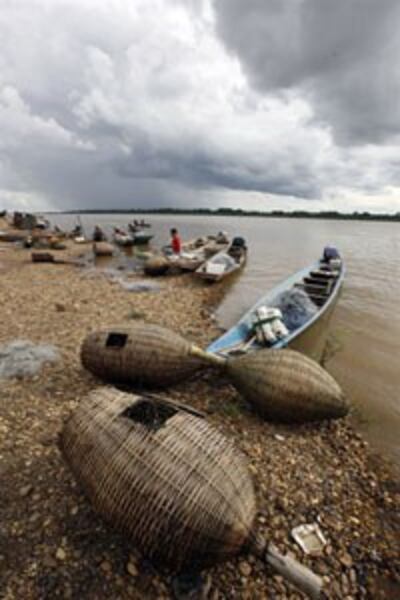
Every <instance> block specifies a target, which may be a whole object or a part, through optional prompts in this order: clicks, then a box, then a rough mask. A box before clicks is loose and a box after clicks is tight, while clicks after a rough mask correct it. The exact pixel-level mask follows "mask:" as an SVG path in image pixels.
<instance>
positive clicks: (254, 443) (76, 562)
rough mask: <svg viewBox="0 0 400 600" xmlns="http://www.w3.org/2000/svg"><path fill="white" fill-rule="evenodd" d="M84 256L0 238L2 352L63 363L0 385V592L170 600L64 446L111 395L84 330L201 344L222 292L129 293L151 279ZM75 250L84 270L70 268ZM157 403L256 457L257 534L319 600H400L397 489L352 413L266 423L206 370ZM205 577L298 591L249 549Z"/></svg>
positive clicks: (252, 588) (213, 330)
mask: <svg viewBox="0 0 400 600" xmlns="http://www.w3.org/2000/svg"><path fill="white" fill-rule="evenodd" d="M0 221H1V220H0ZM5 228H6V223H5V221H4V222H0V229H5ZM90 248H91V247H90V246H87V247H85V248H82V247H79V246H78V245H76V244H74V243H73V242H72V241H66V249H65V250H58V251H57V259H58V258H59V259H60V264H51V263H41V264H38V263H34V262H32V260H31V251H30V250H27V249H24V248H22V247H20V246H19V245H14V244H10V243H9V244H5V243H1V244H0V302H1V306H2V318H1V321H0V345H5V344H9V343H10V342H13V341H15V340H29V341H30V342H33V343H34V344H45V345H50V346H54V347H55V348H56V350H57V351H58V354H59V356H58V360H56V361H55V362H53V363H51V364H50V363H49V364H46V365H45V366H44V367H43V368H42V369H41V370H40V371H39V372H38V373H37V374H34V375H32V376H30V377H25V378H21V377H13V378H3V379H1V383H0V385H1V388H0V471H1V487H2V490H1V493H0V596H1V597H4V598H7V599H14V598H25V599H31V598H32V599H33V598H35V599H36V598H54V597H63V598H101V599H108V598H109V599H115V598H157V599H160V600H161V599H162V598H163V599H168V598H172V592H171V580H172V574H171V573H169V572H168V571H158V570H156V569H155V568H154V566H152V565H151V564H150V563H149V562H148V561H146V559H145V558H144V557H142V556H141V555H140V554H139V553H138V552H137V551H136V549H135V548H134V547H132V544H131V543H130V542H129V540H127V539H125V538H123V537H122V536H121V535H120V534H119V533H118V532H115V531H114V530H113V529H111V527H109V526H108V525H107V524H106V523H105V522H104V521H103V520H102V519H101V518H100V517H99V516H97V515H96V514H95V513H94V511H93V509H92V508H91V505H90V504H89V501H88V500H87V499H86V497H85V496H84V495H83V493H82V490H81V489H80V488H79V486H78V485H77V484H76V483H75V480H74V478H73V476H72V474H71V472H70V471H69V469H68V467H67V466H66V465H65V463H64V461H63V459H62V457H61V454H60V452H59V450H58V447H57V438H58V435H59V432H60V430H61V428H62V424H63V422H64V420H65V419H66V418H67V417H68V415H69V414H70V412H71V410H73V409H74V408H75V407H76V406H77V405H78V403H79V401H80V399H82V398H83V397H85V396H86V395H87V394H88V393H89V392H90V391H91V390H93V389H95V388H97V387H100V386H101V385H102V383H101V382H100V381H99V380H98V379H96V378H95V377H94V376H92V375H91V374H90V373H88V372H87V371H85V370H84V369H83V367H82V366H81V363H80V357H79V350H80V346H81V343H82V340H83V339H84V337H85V336H86V335H87V334H88V333H89V332H91V331H93V330H95V329H99V328H107V327H109V326H110V327H111V326H112V325H115V324H124V325H129V324H130V323H132V322H137V321H144V322H147V323H155V324H158V325H162V326H165V327H168V328H170V329H172V330H174V331H176V332H177V333H180V334H181V335H183V336H185V337H186V338H188V339H189V340H191V341H193V342H196V343H197V344H199V345H200V346H202V347H206V346H207V345H208V344H209V343H210V342H211V341H212V340H213V339H214V338H215V337H216V336H217V335H218V334H219V333H220V332H219V330H218V327H217V324H216V322H215V319H214V318H213V312H214V310H215V308H216V306H217V305H218V303H219V302H220V301H221V295H222V293H223V292H222V290H221V288H219V287H218V286H210V285H204V282H203V281H199V280H197V279H194V278H192V277H191V276H190V274H186V275H179V276H174V275H171V276H168V277H159V278H155V279H152V280H151V282H152V283H151V285H150V286H149V287H148V288H147V289H146V287H145V286H144V288H142V291H141V292H140V293H138V292H133V291H130V289H132V288H130V286H129V285H128V283H141V284H143V282H144V281H146V282H148V281H150V280H148V279H147V278H146V279H144V278H143V275H142V274H141V273H139V272H137V273H136V272H133V271H129V272H128V271H127V270H121V271H120V272H119V274H118V272H115V271H111V270H107V269H104V270H101V269H95V268H93V266H91V265H88V262H87V256H88V253H90ZM82 254H84V255H85V261H77V264H73V263H74V261H76V259H77V258H78V256H79V255H82ZM61 261H65V262H64V263H62V262H61ZM71 263H72V264H71ZM82 265H84V266H82ZM122 280H123V281H124V282H125V285H122V284H121V281H122ZM328 370H329V364H328ZM161 394H162V395H164V396H165V397H169V398H172V399H174V400H177V401H179V402H182V403H185V404H188V405H192V406H193V407H194V408H196V409H198V410H201V411H203V412H205V413H206V415H207V419H208V420H209V421H210V423H212V424H213V425H214V426H216V427H217V428H218V429H220V430H221V431H222V432H223V433H224V434H226V435H227V436H228V437H230V438H232V439H233V440H234V442H235V445H236V446H237V447H238V448H239V449H240V450H241V451H242V452H243V453H244V454H245V455H246V456H247V459H248V462H249V469H250V472H251V474H252V477H253V480H254V485H255V489H256V494H257V503H258V507H259V511H258V515H257V524H256V525H257V531H258V532H259V533H260V535H261V536H263V537H264V538H265V539H267V540H269V541H271V542H273V543H274V544H275V545H276V546H277V547H278V549H279V550H280V551H281V552H282V553H292V554H293V555H294V556H295V557H296V558H297V559H298V560H300V561H301V562H302V563H304V564H305V565H307V566H308V567H310V568H312V570H313V571H314V572H316V573H317V574H319V575H320V576H321V577H323V580H324V594H325V597H326V598H337V599H339V598H340V599H345V598H346V599H348V600H350V599H351V598H355V599H356V598H374V599H378V598H395V597H399V596H400V563H399V542H398V527H399V515H398V507H399V482H398V480H397V478H396V476H395V475H394V471H393V470H392V469H391V468H390V466H389V465H387V464H385V462H384V461H383V460H382V459H381V458H379V457H377V455H376V454H375V455H374V454H373V453H372V451H371V449H370V448H369V446H368V444H367V443H366V442H365V441H364V439H363V438H362V437H361V436H360V434H359V433H358V432H357V431H355V429H354V427H353V425H352V424H351V419H350V417H346V418H344V419H340V420H338V421H332V422H323V423H319V424H313V425H310V424H308V425H300V426H299V425H296V426H289V425H279V424H272V423H268V422H265V421H262V420H261V419H260V418H259V417H258V416H257V414H256V413H255V412H254V411H253V410H252V409H251V407H250V406H249V405H248V404H246V402H245V401H244V400H243V399H242V398H241V397H239V396H238V394H237V392H235V391H234V389H233V388H232V387H231V386H230V385H229V383H228V382H227V381H226V380H224V379H223V378H222V377H221V376H220V375H219V374H216V373H214V372H208V371H206V372H202V373H201V374H198V375H196V376H195V377H194V378H193V379H191V380H189V381H185V382H184V383H180V384H179V385H175V386H174V387H172V388H170V389H168V390H166V391H165V392H164V391H162V392H161ZM350 401H351V399H350ZM310 523H313V524H317V525H318V527H319V529H320V530H321V531H322V533H323V536H324V538H325V539H326V545H325V546H324V548H323V550H322V552H321V554H320V555H319V556H309V555H307V554H305V553H304V552H303V550H302V549H301V548H300V547H299V546H298V545H297V544H296V542H295V540H294V539H293V537H292V535H291V531H292V530H293V528H294V527H296V526H298V525H301V524H310ZM207 573H208V576H209V577H210V580H211V589H210V592H209V595H208V598H210V599H212V600H218V599H224V598H229V599H231V598H233V599H235V598H238V599H239V598H240V599H245V600H246V599H247V600H252V599H258V598H259V599H269V598H282V599H285V598H290V599H296V598H299V599H300V598H302V597H303V596H302V595H301V594H300V592H298V591H297V590H296V589H295V588H294V587H292V586H291V585H290V584H288V583H286V582H285V581H284V580H283V578H282V577H281V576H279V575H276V574H275V573H274V572H273V571H272V570H271V569H270V568H267V567H266V566H265V564H264V563H262V562H261V561H260V560H259V559H258V558H257V557H255V556H253V555H252V554H246V553H244V554H242V555H240V556H238V557H237V558H234V559H231V560H229V561H228V562H225V563H222V564H219V565H216V566H215V567H214V568H212V569H210V570H209V571H208V572H207Z"/></svg>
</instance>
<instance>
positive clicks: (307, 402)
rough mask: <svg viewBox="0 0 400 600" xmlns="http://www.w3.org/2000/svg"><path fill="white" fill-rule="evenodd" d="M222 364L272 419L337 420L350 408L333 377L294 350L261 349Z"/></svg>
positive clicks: (237, 385)
mask: <svg viewBox="0 0 400 600" xmlns="http://www.w3.org/2000/svg"><path fill="white" fill-rule="evenodd" d="M211 360H215V359H211ZM221 366H222V368H224V369H225V370H226V374H227V375H228V377H229V379H230V381H231V383H232V384H233V385H234V386H235V387H236V388H237V390H238V391H239V392H240V393H241V394H243V396H244V397H245V398H246V399H247V400H248V401H249V402H250V403H251V404H253V405H254V406H255V407H256V409H257V410H258V411H259V412H260V413H261V414H262V415H263V416H264V417H265V418H267V419H269V420H275V421H281V422H288V423H296V422H306V421H316V420H322V419H335V418H339V417H343V416H344V415H346V414H347V412H348V410H349V406H348V403H347V401H346V399H345V397H344V394H343V392H342V390H341V389H340V387H339V385H338V384H337V383H336V381H335V380H334V379H333V377H332V376H331V375H330V374H329V373H328V372H327V371H325V369H323V368H322V367H321V366H320V365H319V364H318V363H316V362H315V361H313V360H312V359H310V358H308V357H307V356H305V355H304V354H300V353H299V352H296V351H294V350H259V351H258V352H253V353H250V354H247V355H244V356H241V357H238V358H232V359H228V360H227V361H226V362H225V363H224V362H222V363H221Z"/></svg>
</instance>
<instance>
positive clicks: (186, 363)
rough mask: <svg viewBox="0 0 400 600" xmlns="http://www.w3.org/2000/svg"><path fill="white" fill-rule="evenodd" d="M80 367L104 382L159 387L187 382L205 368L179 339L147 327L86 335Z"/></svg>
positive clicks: (117, 329) (155, 328)
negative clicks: (184, 380)
mask: <svg viewBox="0 0 400 600" xmlns="http://www.w3.org/2000/svg"><path fill="white" fill-rule="evenodd" d="M81 360H82V364H83V366H84V367H85V368H86V369H88V370H89V371H91V372H92V373H94V374H95V375H97V376H98V377H100V378H102V379H104V380H105V381H111V382H113V381H114V382H118V383H124V382H125V383H131V384H134V385H139V386H147V387H160V386H164V385H170V384H173V383H176V382H177V381H181V380H182V379H186V378H188V377H190V376H191V375H193V374H194V373H195V372H196V371H198V370H199V369H201V368H204V361H202V360H201V359H200V358H197V357H196V356H193V355H192V344H190V342H188V341H187V340H185V339H184V338H182V337H181V336H180V335H178V334H176V333H174V332H172V331H170V330H169V329H165V328H164V327H159V326H158V325H148V324H146V323H135V324H133V325H131V326H129V327H116V328H114V329H109V330H105V331H95V332H93V333H91V334H89V335H88V336H87V337H86V339H85V340H84V341H83V344H82V347H81Z"/></svg>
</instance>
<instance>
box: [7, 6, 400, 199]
mask: <svg viewBox="0 0 400 600" xmlns="http://www.w3.org/2000/svg"><path fill="white" fill-rule="evenodd" d="M378 6H379V8H378ZM213 7H214V9H215V10H214V9H213ZM397 16H398V9H397V4H395V3H394V2H393V3H392V2H388V1H387V0H381V2H372V1H371V0H364V1H363V2H361V1H356V0H354V1H353V2H352V1H351V0H347V1H346V2H343V1H342V2H337V1H336V2H335V1H333V0H332V1H329V2H327V1H324V0H319V1H318V2H317V0H309V1H307V0H290V1H289V0H286V1H285V0H279V2H278V1H273V0H270V1H267V0H263V1H259V2H256V1H251V0H248V1H246V2H244V1H243V2H239V1H237V0H229V2H228V1H224V0H216V2H215V3H214V5H213V4H212V3H211V2H210V1H209V0H118V1H117V0H103V1H102V2H98V0H63V2H54V0H13V1H10V0H7V1H4V2H2V3H1V6H0V39H1V40H2V46H1V53H0V131H1V136H0V209H1V208H2V206H1V204H5V205H6V206H9V207H17V206H20V207H30V208H35V209H40V210H41V209H43V208H59V209H63V208H73V207H85V208H88V207H99V208H107V207H111V206H112V207H124V206H125V207H126V206H128V207H135V206H136V207H145V206H149V207H150V206H151V207H155V206H162V205H164V206H165V205H168V206H181V207H182V206H188V205H196V206H205V205H208V206H218V205H220V204H225V205H226V204H232V203H234V202H237V203H238V204H240V206H246V205H248V206H249V207H257V208H261V209H262V208H265V202H268V207H271V203H275V204H274V206H275V207H282V208H291V207H293V203H294V202H297V203H301V202H303V206H304V205H310V206H316V205H317V203H318V202H320V204H319V205H318V207H319V208H320V206H321V203H323V202H324V201H325V200H326V199H327V202H328V201H329V202H330V201H331V199H332V198H335V195H336V196H337V195H338V194H339V195H340V197H341V198H342V200H341V202H342V205H343V202H344V201H345V200H347V199H349V205H348V207H346V208H348V209H352V207H356V208H358V207H359V203H360V202H363V201H365V202H366V203H368V199H365V196H366V194H367V195H368V194H369V195H371V194H375V195H376V198H377V199H376V200H375V199H374V202H375V204H376V205H378V204H379V202H384V200H381V199H380V198H381V197H382V198H384V197H385V194H386V192H385V189H386V186H388V185H391V186H393V188H394V187H395V186H396V185H398V184H399V181H398V167H397V165H398V156H399V147H398V141H396V139H394V138H393V136H394V135H395V134H397V133H398V127H399V122H400V120H399V117H400V115H399V112H398V111H399V108H398V106H399V107H400V103H398V102H397V98H398V97H399V90H398V89H397V87H398V78H397V73H396V68H397V62H395V61H394V60H393V57H394V56H395V55H396V57H397V55H398V42H397V38H396V37H395V36H393V35H392V33H393V29H394V26H395V23H396V18H397ZM221 40H223V42H222V41H221ZM227 48H228V49H229V52H227ZM238 58H239V60H238ZM244 74H245V75H244ZM249 83H250V85H249ZM332 132H333V133H334V136H335V137H334V138H333V136H332ZM389 138H390V139H391V142H390V144H389V143H388V140H389ZM335 140H336V141H335ZM337 140H339V141H340V142H341V144H342V145H338V144H337ZM382 140H383V141H384V142H385V144H384V145H383V144H382V143H380V142H381V141H382ZM365 142H374V143H373V144H371V143H368V144H366V143H365ZM344 143H345V144H344ZM354 198H356V199H354ZM393 198H394V192H393V193H392V192H390V194H389V203H388V204H387V205H385V206H387V207H393V206H395V204H394V201H393ZM246 203H247V204H246ZM375 204H374V207H375ZM342 205H341V206H342ZM396 206H397V205H396ZM399 208H400V206H399Z"/></svg>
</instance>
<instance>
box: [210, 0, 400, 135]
mask: <svg viewBox="0 0 400 600" xmlns="http://www.w3.org/2000/svg"><path fill="white" fill-rule="evenodd" d="M215 10H216V16H217V28H218V32H219V34H220V36H221V39H222V40H223V41H224V42H225V44H226V46H227V48H229V50H230V51H232V52H234V53H235V54H236V55H237V56H238V57H239V59H240V61H241V63H242V65H243V67H244V69H245V72H246V73H247V74H248V77H249V80H250V82H251V84H252V85H254V86H255V87H256V88H257V89H259V90H261V91H262V92H264V93H269V94H271V93H277V92H291V93H297V94H302V95H303V96H304V97H307V98H309V99H310V101H311V103H312V107H313V110H314V115H315V118H316V119H317V120H320V121H321V122H323V123H325V124H327V125H328V126H329V127H331V128H332V131H333V133H334V135H335V137H336V139H337V140H338V141H339V142H341V143H346V144H363V143H369V142H371V143H377V142H382V141H385V140H387V139H389V138H391V137H393V136H396V135H398V134H399V133H400V103H399V102H398V98H399V96H400V77H399V70H398V63H399V56H400V36H399V33H398V32H399V30H400V3H399V2H398V0H247V1H246V2H243V1H242V0H216V1H215Z"/></svg>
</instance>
